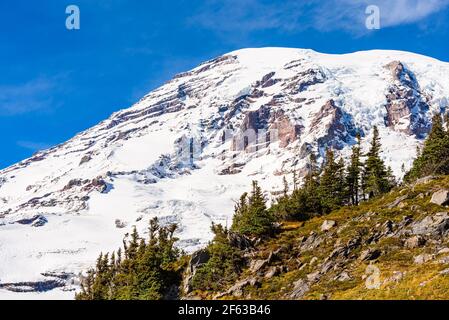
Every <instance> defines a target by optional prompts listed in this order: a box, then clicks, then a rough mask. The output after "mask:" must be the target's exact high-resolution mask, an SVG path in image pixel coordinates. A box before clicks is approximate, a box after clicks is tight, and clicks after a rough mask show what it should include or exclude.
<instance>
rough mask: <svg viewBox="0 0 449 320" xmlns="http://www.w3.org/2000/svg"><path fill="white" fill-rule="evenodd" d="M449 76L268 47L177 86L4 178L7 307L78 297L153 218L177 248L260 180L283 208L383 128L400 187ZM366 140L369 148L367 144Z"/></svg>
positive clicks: (403, 62)
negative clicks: (312, 157) (320, 160)
mask: <svg viewBox="0 0 449 320" xmlns="http://www.w3.org/2000/svg"><path fill="white" fill-rule="evenodd" d="M448 77H449V63H444V62H440V61H438V60H435V59H432V58H428V57H424V56H420V55H417V54H412V53H406V52H398V51H378V50H377V51H368V52H357V53H352V54H344V55H330V54H321V53H317V52H314V51H311V50H301V49H286V48H263V49H244V50H239V51H235V52H231V53H229V54H226V55H224V56H221V57H218V58H216V59H214V60H211V61H208V62H205V63H203V64H201V65H200V66H198V67H197V68H195V69H193V70H191V71H188V72H185V73H182V74H179V75H177V76H176V77H175V78H174V79H173V80H171V81H169V82H168V83H166V84H165V85H163V86H162V87H160V88H158V89H156V90H154V91H152V92H151V93H149V94H148V95H147V96H145V97H144V98H143V99H141V100H140V101H139V102H138V103H136V104H135V105H133V106H132V107H131V108H129V109H126V110H122V111H119V112H116V113H114V114H113V115H112V116H111V117H110V118H109V119H107V120H105V121H103V122H101V123H100V124H98V125H97V126H95V127H93V128H91V129H88V130H86V131H84V132H82V133H80V134H78V135H77V136H75V137H74V138H73V139H71V140H69V141H67V142H65V143H63V144H61V145H58V146H56V147H54V148H51V149H49V150H45V151H42V152H39V153H37V154H35V155H34V156H33V157H32V158H30V159H27V160H24V161H22V162H20V163H18V164H16V165H13V166H11V167H9V168H7V169H4V170H2V171H0V261H1V262H0V298H27V297H30V298H39V297H45V298H49V297H50V298H73V296H74V292H73V291H72V290H73V289H74V288H76V285H77V276H78V274H79V272H80V271H82V270H85V269H86V268H87V267H89V266H91V265H92V264H93V263H94V262H95V259H96V257H97V256H98V255H99V253H100V252H102V251H103V252H106V251H112V250H115V249H117V248H118V247H119V246H120V245H121V243H122V240H123V238H124V236H125V235H126V234H127V233H128V232H130V230H131V229H132V227H133V226H137V228H138V229H139V230H140V231H141V232H142V233H144V232H145V230H146V228H147V225H148V221H149V220H150V218H152V217H154V216H157V217H159V219H160V221H162V222H163V223H164V222H167V223H171V222H176V223H178V224H179V226H180V229H179V234H178V236H179V238H180V239H181V240H180V242H179V245H180V246H181V247H182V248H184V249H186V250H188V251H192V250H195V249H197V248H199V247H201V246H203V245H205V244H206V243H207V241H209V240H210V237H211V233H210V230H209V229H210V228H209V227H210V225H211V222H219V223H223V224H228V225H229V223H230V221H231V217H232V214H233V201H234V200H236V199H238V197H239V196H240V194H241V193H243V192H244V191H247V189H248V188H249V187H250V182H251V180H258V181H259V182H260V183H261V185H262V187H263V188H264V189H265V190H267V197H268V198H273V197H274V196H275V195H276V194H277V193H278V192H279V190H280V189H281V185H282V178H283V177H284V176H287V178H289V179H290V180H291V175H292V172H293V171H294V170H297V171H299V172H303V173H304V172H306V170H307V159H308V155H309V154H310V152H312V151H315V152H319V153H320V154H321V155H323V154H324V150H325V148H326V147H328V146H331V147H333V148H335V149H336V150H338V152H339V153H341V154H342V155H346V154H347V153H348V152H349V151H350V148H351V146H352V145H353V143H354V142H355V139H354V138H355V135H356V133H357V132H361V133H362V135H364V136H366V137H367V138H369V135H370V132H371V129H372V127H373V126H374V125H377V126H379V129H380V133H381V138H382V143H383V147H384V151H385V152H384V153H383V157H384V158H385V160H386V162H387V164H389V165H391V166H392V168H393V171H394V172H395V173H396V175H397V176H399V177H400V176H401V175H402V174H403V172H402V170H401V166H402V165H403V164H404V165H405V168H408V167H409V166H410V165H411V162H412V160H413V157H414V156H415V152H416V146H417V145H418V144H420V143H421V142H422V139H423V138H424V137H425V135H426V133H427V132H428V131H429V128H430V125H431V123H430V119H431V116H432V114H433V113H435V112H438V111H441V110H444V109H445V108H446V107H448V106H449V81H448ZM365 140H367V139H365Z"/></svg>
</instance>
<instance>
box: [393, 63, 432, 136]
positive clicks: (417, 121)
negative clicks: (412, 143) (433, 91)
mask: <svg viewBox="0 0 449 320" xmlns="http://www.w3.org/2000/svg"><path fill="white" fill-rule="evenodd" d="M386 68H388V69H389V70H390V72H391V75H392V77H393V80H394V84H393V85H391V86H390V88H389V89H388V94H387V104H386V109H387V117H386V119H385V121H386V124H387V126H389V127H391V128H394V129H395V130H399V131H403V132H405V133H408V134H415V135H416V136H418V137H423V136H424V135H425V134H426V133H427V132H428V131H429V130H430V127H429V121H428V119H426V116H425V113H426V112H427V111H428V110H429V105H428V100H429V98H428V97H427V96H426V95H424V94H423V93H422V92H421V90H420V87H419V84H418V81H417V80H416V77H415V76H414V74H413V73H412V72H411V71H410V70H408V69H407V68H406V67H405V66H404V64H403V63H402V62H400V61H393V62H391V63H389V64H388V65H386Z"/></svg>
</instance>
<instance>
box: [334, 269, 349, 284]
mask: <svg viewBox="0 0 449 320" xmlns="http://www.w3.org/2000/svg"><path fill="white" fill-rule="evenodd" d="M335 280H336V281H340V282H345V281H350V280H352V278H351V276H350V275H349V273H348V272H347V271H343V272H342V273H340V274H339V275H338V276H336V277H335Z"/></svg>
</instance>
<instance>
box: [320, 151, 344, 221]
mask: <svg viewBox="0 0 449 320" xmlns="http://www.w3.org/2000/svg"><path fill="white" fill-rule="evenodd" d="M343 173H344V163H343V162H341V161H340V162H338V163H337V162H335V155H334V152H333V151H332V150H331V149H327V151H326V161H325V163H324V166H323V173H322V175H321V178H320V186H319V188H318V193H319V195H320V199H321V206H322V208H323V211H324V213H329V212H330V211H332V210H333V209H336V208H338V207H340V206H341V205H342V203H343V200H344V199H343V198H344V174H343Z"/></svg>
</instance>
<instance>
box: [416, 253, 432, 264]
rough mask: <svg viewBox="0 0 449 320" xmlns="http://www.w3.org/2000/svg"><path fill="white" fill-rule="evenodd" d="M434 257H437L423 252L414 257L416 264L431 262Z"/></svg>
mask: <svg viewBox="0 0 449 320" xmlns="http://www.w3.org/2000/svg"><path fill="white" fill-rule="evenodd" d="M434 258H435V257H434V256H433V255H431V254H428V253H423V254H420V255H419V256H416V257H415V259H414V262H415V263H416V264H423V263H426V262H429V261H430V260H433V259H434Z"/></svg>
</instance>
